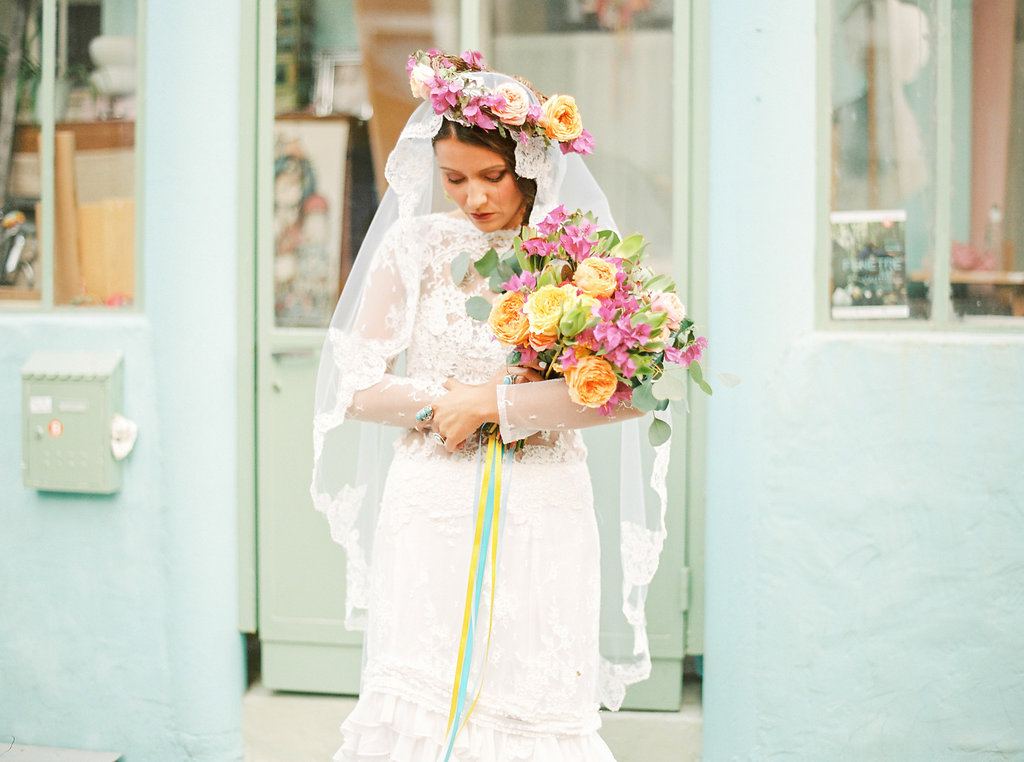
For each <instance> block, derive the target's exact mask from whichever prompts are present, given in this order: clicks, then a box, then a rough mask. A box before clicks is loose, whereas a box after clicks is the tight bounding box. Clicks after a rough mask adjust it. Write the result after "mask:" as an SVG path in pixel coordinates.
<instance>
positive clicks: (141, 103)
mask: <svg viewBox="0 0 1024 762" xmlns="http://www.w3.org/2000/svg"><path fill="white" fill-rule="evenodd" d="M57 2H58V0H42V9H41V10H42V28H41V33H40V69H41V76H40V78H39V90H38V95H37V97H38V101H39V104H40V106H39V111H38V113H39V132H40V146H39V182H40V194H39V204H40V208H42V209H43V210H52V209H54V207H55V197H54V196H55V190H54V154H55V149H54V139H55V136H56V120H55V118H54V117H55V111H56V108H55V106H56V81H57ZM135 2H136V18H135V50H136V64H135V66H136V82H137V83H138V84H137V87H136V93H135V102H136V113H135V129H134V133H135V134H134V153H135V156H134V185H135V193H134V199H135V252H134V260H135V283H134V290H135V294H134V298H133V301H132V304H131V305H128V306H124V307H108V306H106V305H101V304H89V305H76V304H54V278H53V275H54V272H53V262H54V252H53V248H54V247H53V243H54V217H55V215H54V214H52V213H50V214H44V215H43V219H42V224H41V225H39V226H38V227H37V231H36V235H37V237H38V246H39V253H38V257H39V259H38V261H39V267H40V272H41V278H40V283H39V299H38V300H35V299H4V300H0V314H39V313H46V314H51V313H56V314H63V313H69V312H75V313H82V314H89V315H111V316H115V315H135V314H140V313H142V312H144V303H143V302H144V293H143V290H142V286H143V283H144V279H143V275H144V258H143V257H142V256H141V255H142V244H143V230H144V226H143V217H144V212H145V208H144V204H143V203H142V199H143V188H144V186H143V182H144V177H145V174H144V163H145V162H144V157H145V134H146V131H145V111H146V110H145V103H146V56H145V50H146V40H145V31H146V0H135Z"/></svg>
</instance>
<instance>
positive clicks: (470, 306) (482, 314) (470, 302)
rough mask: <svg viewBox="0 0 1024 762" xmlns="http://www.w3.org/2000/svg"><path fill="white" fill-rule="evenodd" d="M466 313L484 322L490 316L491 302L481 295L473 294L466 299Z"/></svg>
mask: <svg viewBox="0 0 1024 762" xmlns="http://www.w3.org/2000/svg"><path fill="white" fill-rule="evenodd" d="M466 314H467V315H469V316H470V317H471V318H473V319H474V320H479V321H481V322H486V321H487V318H489V317H490V316H491V303H490V302H489V301H487V300H486V299H484V298H483V297H482V296H473V297H470V298H469V299H467V300H466Z"/></svg>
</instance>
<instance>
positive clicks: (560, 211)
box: [537, 204, 569, 235]
mask: <svg viewBox="0 0 1024 762" xmlns="http://www.w3.org/2000/svg"><path fill="white" fill-rule="evenodd" d="M568 217H569V213H568V212H566V211H565V206H564V205H563V204H559V205H558V206H556V207H555V208H554V209H552V210H551V211H550V212H548V216H547V217H545V218H544V219H543V220H542V221H541V222H539V223H538V224H537V231H538V232H539V233H540V234H541V235H551V234H552V233H554V232H555V231H556V230H558V228H559V226H560V225H561V224H562V223H563V222H565V221H566V220H567V219H568Z"/></svg>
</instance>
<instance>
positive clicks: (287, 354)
mask: <svg viewBox="0 0 1024 762" xmlns="http://www.w3.org/2000/svg"><path fill="white" fill-rule="evenodd" d="M318 354H319V351H318V350H316V349H279V350H276V351H274V352H271V353H270V356H271V357H273V358H274V359H275V360H277V361H278V362H302V361H303V360H313V359H315V358H316V357H317V355H318Z"/></svg>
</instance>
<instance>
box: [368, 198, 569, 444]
mask: <svg viewBox="0 0 1024 762" xmlns="http://www.w3.org/2000/svg"><path fill="white" fill-rule="evenodd" d="M514 235H515V231H512V230H501V231H496V232H493V233H482V232H480V231H479V230H477V228H476V227H475V226H473V224H472V223H471V222H470V221H468V220H466V219H465V218H464V217H455V216H452V215H447V214H432V215H429V216H426V217H418V218H413V219H412V220H408V221H404V222H402V223H399V224H398V225H396V227H395V229H393V230H392V231H390V232H389V234H388V236H387V238H386V239H385V241H384V244H383V246H384V247H385V251H384V256H382V257H381V258H380V261H379V264H378V266H377V272H371V273H370V278H371V279H372V280H373V279H375V280H377V281H379V283H380V286H379V287H377V288H376V289H375V297H374V299H375V301H374V302H373V303H366V304H364V305H363V309H362V310H361V312H360V317H361V320H360V324H359V325H358V329H359V332H360V333H362V334H364V335H365V336H368V337H369V336H374V335H375V334H376V335H380V334H381V328H383V334H384V336H386V337H387V339H388V340H389V342H390V343H393V346H392V347H391V349H393V350H402V349H404V350H405V373H404V376H398V375H395V374H394V373H393V372H392V373H388V374H386V375H384V374H383V373H382V370H383V369H382V367H381V363H380V362H377V363H374V362H372V361H370V360H367V362H366V364H367V366H368V367H369V368H373V369H374V370H373V371H371V372H369V373H358V374H356V375H359V376H360V378H359V383H357V386H359V387H361V388H359V389H358V394H356V395H355V399H354V400H353V409H354V410H353V412H352V416H353V417H357V418H360V419H363V420H377V421H380V422H382V423H392V424H397V425H402V426H405V427H408V428H411V426H412V420H411V418H410V416H409V413H410V412H411V411H413V408H416V409H418V408H419V407H421V406H422V405H423V404H426V403H427V402H429V401H430V399H432V398H435V397H437V396H440V395H441V394H443V393H444V387H443V384H444V382H445V381H446V380H448V379H449V378H455V379H457V380H459V381H461V382H463V383H467V384H480V383H484V382H485V381H486V380H487V379H489V378H491V377H493V376H494V373H495V371H496V370H497V369H499V368H501V366H502V365H503V364H504V363H505V359H506V356H507V354H508V350H507V349H506V348H505V347H503V346H502V345H501V344H499V343H498V342H497V341H495V340H494V338H493V336H492V335H491V331H490V328H489V327H488V326H487V324H486V323H483V322H480V321H478V320H476V319H474V318H472V317H470V316H469V315H468V314H467V313H466V300H467V299H469V298H470V297H474V296H479V297H483V298H485V299H488V300H489V301H490V300H492V299H493V298H494V296H495V294H494V293H493V292H492V291H491V290H490V288H489V287H488V284H487V282H486V281H485V280H484V279H483V278H481V277H480V275H479V274H478V273H477V272H476V269H475V268H473V267H472V266H470V267H469V269H468V271H467V272H466V275H465V277H464V278H463V279H462V281H461V282H460V283H456V282H455V281H454V279H453V275H452V263H453V262H454V260H455V258H456V257H457V256H459V255H460V254H461V253H463V252H467V253H468V254H469V255H470V258H471V261H475V260H476V259H478V258H479V257H480V256H482V255H483V254H484V253H486V251H487V250H488V249H490V248H492V247H494V248H498V249H502V248H505V247H508V246H510V245H511V243H512V238H513V237H514ZM416 274H418V277H415V278H414V276H415V275H416ZM389 281H391V282H392V285H391V287H390V288H387V287H386V286H385V284H386V283H387V282H389ZM396 281H397V282H396ZM364 315H365V316H366V318H365V319H362V318H363V316H364ZM405 336H407V337H408V338H407V339H406V340H404V341H403V340H402V339H403V338H404V337H405ZM378 349H379V348H378ZM388 354H389V355H390V354H393V352H389V353H388ZM375 376H376V377H377V378H380V380H379V381H378V380H377V378H375ZM371 382H372V383H371ZM495 393H496V394H497V393H498V391H497V390H496V391H495ZM403 395H404V396H405V397H406V399H405V400H403V399H402V396H403ZM407 403H411V404H407ZM513 404H514V403H513V402H512V401H511V400H509V399H505V410H506V412H508V408H509V407H510V406H512V405H513ZM556 423H557V422H556ZM556 429H560V430H543V429H542V428H541V427H540V426H535V427H529V428H528V429H527V430H522V431H521V432H520V433H521V434H523V435H525V434H529V436H528V437H527V438H526V445H527V446H526V447H525V448H524V449H523V450H522V451H521V452H520V453H519V454H518V455H517V457H518V458H519V459H520V460H536V461H545V462H580V461H582V460H584V458H585V455H586V449H585V447H584V445H583V439H582V437H581V436H580V434H579V432H578V431H577V430H575V429H573V428H570V427H568V426H556ZM477 444H478V439H476V438H471V439H470V440H467V446H466V447H464V448H463V449H462V450H460V451H458V452H456V453H453V454H451V455H449V454H448V453H446V452H445V451H444V449H443V448H441V447H439V446H437V445H436V443H435V442H434V440H433V439H432V438H431V437H430V435H429V433H427V432H417V431H414V430H410V431H409V432H408V433H407V434H406V435H405V436H404V437H403V438H402V439H401V440H400V442H399V444H398V448H399V449H400V450H401V451H403V452H405V454H407V455H413V456H418V457H452V458H475V457H476V450H477V447H476V445H477Z"/></svg>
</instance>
